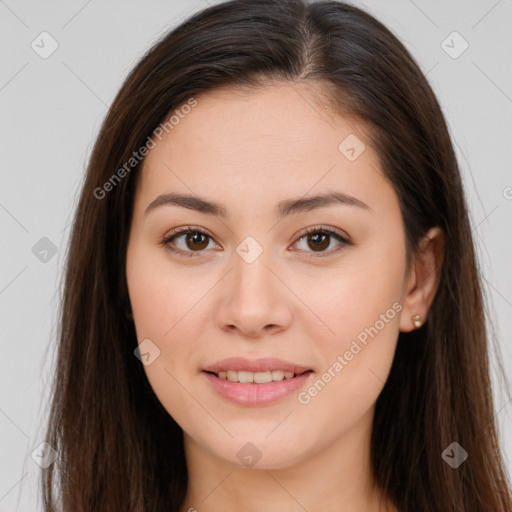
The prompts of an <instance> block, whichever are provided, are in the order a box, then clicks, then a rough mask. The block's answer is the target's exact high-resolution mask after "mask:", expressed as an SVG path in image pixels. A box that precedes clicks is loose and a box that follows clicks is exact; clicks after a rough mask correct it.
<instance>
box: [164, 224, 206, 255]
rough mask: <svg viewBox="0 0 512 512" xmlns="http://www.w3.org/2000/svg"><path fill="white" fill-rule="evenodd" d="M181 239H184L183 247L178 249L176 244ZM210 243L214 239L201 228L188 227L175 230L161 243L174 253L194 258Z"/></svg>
mask: <svg viewBox="0 0 512 512" xmlns="http://www.w3.org/2000/svg"><path fill="white" fill-rule="evenodd" d="M181 238H183V240H182V247H181V248H180V247H178V248H176V245H179V244H176V243H175V241H176V240H179V239H181ZM209 241H213V239H212V237H211V236H210V235H209V234H208V233H206V232H205V231H203V230H202V229H200V228H196V227H193V226H187V227H186V228H185V227H183V228H176V229H175V230H173V232H172V233H171V235H169V236H166V237H165V238H164V239H163V240H162V241H161V244H162V245H163V246H165V247H166V248H167V249H168V250H169V251H171V252H173V253H177V254H180V255H182V256H188V257H194V256H198V253H200V252H202V251H203V249H206V248H207V247H208V245H209Z"/></svg>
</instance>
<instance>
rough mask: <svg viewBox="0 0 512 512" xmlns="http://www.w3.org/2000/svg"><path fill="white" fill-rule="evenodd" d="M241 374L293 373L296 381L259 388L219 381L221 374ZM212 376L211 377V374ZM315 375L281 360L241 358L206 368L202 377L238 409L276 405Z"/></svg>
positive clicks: (281, 382)
mask: <svg viewBox="0 0 512 512" xmlns="http://www.w3.org/2000/svg"><path fill="white" fill-rule="evenodd" d="M227 370H235V371H236V370H238V371H248V372H266V371H272V370H283V371H285V372H294V373H295V374H296V376H295V377H293V378H291V379H283V380H280V381H272V382H266V383H264V384H257V383H254V382H249V383H243V382H231V381H229V380H226V379H221V378H219V377H217V375H215V374H218V373H219V372H220V371H227ZM209 372H210V373H209ZM312 374H313V370H311V369H310V368H308V367H306V366H301V365H297V364H294V363H290V362H288V361H284V360H282V359H275V358H264V359H257V360H254V361H251V360H249V359H244V358H240V357H234V358H228V359H223V360H221V361H217V362H216V363H214V364H212V365H209V366H207V367H206V368H204V370H203V375H204V376H205V377H206V378H207V379H208V381H209V383H210V384H211V385H212V387H213V389H214V390H215V391H216V392H217V393H218V394H219V395H221V396H222V397H223V398H225V399H227V400H228V401H230V402H232V403H235V404H237V405H245V406H251V407H255V406H261V405H266V404H270V403H273V402H276V401H277V400H279V399H281V398H283V397H285V396H287V395H289V394H290V393H292V392H293V391H295V390H297V389H298V388H300V387H301V386H303V385H304V383H305V382H306V380H307V379H309V377H310V376H311V375H312Z"/></svg>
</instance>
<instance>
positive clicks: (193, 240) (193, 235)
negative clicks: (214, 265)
mask: <svg viewBox="0 0 512 512" xmlns="http://www.w3.org/2000/svg"><path fill="white" fill-rule="evenodd" d="M197 237H199V238H197ZM201 238H203V239H204V240H203V242H202V245H201ZM205 240H206V236H205V235H203V234H202V233H198V232H195V233H191V234H189V235H188V236H187V242H191V243H192V244H193V245H195V246H196V247H195V248H196V249H198V248H199V249H204V247H205V246H206V245H208V243H206V245H205V243H204V242H205ZM198 245H200V247H198ZM191 248H192V249H193V248H194V247H191Z"/></svg>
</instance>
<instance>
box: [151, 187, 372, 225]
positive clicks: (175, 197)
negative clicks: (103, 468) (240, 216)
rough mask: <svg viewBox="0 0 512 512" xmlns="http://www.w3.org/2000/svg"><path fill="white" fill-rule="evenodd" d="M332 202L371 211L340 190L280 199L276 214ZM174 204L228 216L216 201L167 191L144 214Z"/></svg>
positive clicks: (224, 216)
mask: <svg viewBox="0 0 512 512" xmlns="http://www.w3.org/2000/svg"><path fill="white" fill-rule="evenodd" d="M333 204H342V205H347V206H356V207H358V208H361V209H364V210H368V211H373V210H372V208H370V207H369V206H368V205H367V204H366V203H363V201H361V200H359V199H357V198H356V197H353V196H350V195H348V194H344V193H342V192H328V193H326V194H319V195H316V196H309V197H301V198H298V199H288V200H285V201H280V202H279V203H278V204H277V214H278V215H279V217H281V218H283V217H286V216H288V215H295V214H298V213H302V212H308V211H311V210H314V209H316V208H322V207H325V206H330V205H333ZM165 205H174V206H181V207H183V208H188V209H189V210H194V211H197V212H200V213H205V214H207V215H214V216H216V217H221V218H223V219H227V218H229V214H228V210H227V208H226V207H225V206H224V205H223V204H221V203H218V202H216V201H212V200H208V199H205V198H202V197H199V196H192V195H187V194H178V193H168V194H161V195H159V196H158V197H157V198H156V199H155V200H154V201H152V202H151V203H150V204H149V205H148V206H147V208H146V210H145V212H144V215H148V214H149V212H151V211H152V210H154V209H155V208H158V207H159V206H165Z"/></svg>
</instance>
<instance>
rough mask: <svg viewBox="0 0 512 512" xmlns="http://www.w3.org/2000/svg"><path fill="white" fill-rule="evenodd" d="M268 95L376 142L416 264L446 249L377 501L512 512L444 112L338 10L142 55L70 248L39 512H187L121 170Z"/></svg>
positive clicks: (103, 143)
mask: <svg viewBox="0 0 512 512" xmlns="http://www.w3.org/2000/svg"><path fill="white" fill-rule="evenodd" d="M272 81H280V82H283V81H286V82H288V83H291V84H293V83H298V82H301V83H308V84H310V85H311V86H312V87H314V88H315V91H316V92H317V94H318V96H317V98H318V99H319V101H320V102H321V103H322V104H323V106H324V108H325V112H327V111H330V112H331V113H333V114H334V115H336V114H338V115H339V114H343V115H349V116H351V117H352V118H354V119H356V120H359V121H361V122H362V123H363V125H364V126H365V127H367V130H368V139H369V144H371V146H372V147H373V148H374V149H375V151H376V152H377V154H378V155H379V158H380V163H381V167H382V170H383V172H384V174H385V176H386V177H387V178H388V180H389V182H390V183H391V184H392V186H393V187H394V189H395V191H396V193H397V195H398V198H399V201H400V207H401V211H402V215H403V221H404V229H405V235H406V240H407V248H408V258H409V261H410V258H411V257H412V255H413V254H414V251H415V250H416V249H417V243H418V241H419V239H420V237H421V236H422V235H423V234H424V233H425V232H426V231H427V230H428V228H430V227H432V226H440V227H441V228H442V229H443V230H444V232H445V234H446V242H447V243H446V247H445V255H444V261H443V266H442V272H441V276H440V281H439V288H438V290H437V293H436V296H435V298H434V301H433V304H432V306H431V309H430V311H429V315H428V319H427V322H426V324H425V325H424V326H423V327H422V328H421V329H418V330H416V331H414V332H411V333H400V335H399V339H398V345H397V349H396V354H395V359H394V363H393V366H392V368H391V373H390V375H389V378H388V380H387V382H386V384H385V387H384V389H383V391H382V393H381V394H380V396H379V398H378V401H377V404H376V410H375V420H374V429H373V436H372V443H371V450H372V466H373V471H374V474H375V478H376V480H377V482H378V484H379V485H380V486H381V488H382V490H383V492H384V493H385V494H386V495H387V496H389V498H390V499H391V500H392V502H393V503H395V505H396V506H397V508H398V509H399V510H400V511H422V512H425V511H432V512H434V511H443V512H447V511H457V512H461V511H468V512H469V511H472V512H477V511H478V512H484V511H489V512H491V511H493V512H497V511H500V512H505V511H507V512H510V510H512V500H511V495H510V486H509V483H508V481H507V476H506V471H505V470H504V467H503V462H502V457H501V454H500V450H499V446H498V439H497V434H496V427H495V419H494V409H493V397H492V393H491V387H490V379H489V371H488V364H489V361H488V346H487V337H486V320H485V316H484V299H483V295H482V289H481V278H480V276H479V271H478V267H477V262H476V256H475V251H474V243H473V239H472V232H471V226H470V223H469V220H468V211H467V206H466V200H465V196H464V191H463V186H462V183H461V177H460V172H459V168H458V163H457V160H456V157H455V154H454V150H453V146H452V142H451V139H450V135H449V132H448V130H447V126H446V123H445V119H444V117H443V114H442V111H441V108H440V106H439V104H438V101H437V100H436V97H435V95H434V93H433V91H432V89H431V87H430V86H429V84H428V82H427V80H426V78H425V76H424V75H423V74H422V72H421V70H420V68H419V67H418V65H417V64H416V63H415V61H414V60H413V58H412V57H411V55H410V54H409V53H408V51H407V50H406V49H405V47H404V46H403V45H402V44H401V43H400V42H399V40H398V39H397V38H396V37H395V36H394V35H393V34H392V33H391V32H390V31H389V30H388V29H387V28H386V27H384V26H383V25H382V24H381V23H380V22H379V21H377V20H376V19H374V18H373V17H372V16H370V15H369V14H367V13H365V12H364V11H362V10H360V9H358V8H356V7H354V6H351V5H347V4H345V3H341V2H335V1H319V2H315V3H309V4H308V2H307V1H305V0H280V1H274V0H234V1H228V2H225V3H220V4H217V5H214V6H211V7H208V8H206V9H204V10H202V11H200V12H198V13H196V14H195V15H193V16H192V17H190V18H189V19H187V20H186V21H184V22H183V23H182V24H181V25H179V26H178V27H177V28H175V29H173V30H172V31H170V32H169V33H168V34H166V35H165V37H163V38H162V39H161V40H160V41H159V42H157V43H156V44H155V45H154V46H153V47H152V48H151V49H150V50H149V51H148V52H147V53H146V54H145V55H144V57H143V58H142V59H141V61H140V62H139V63H138V64H137V65H136V67H135V68H134V69H133V71H132V72H131V73H130V74H129V76H128V77H127V79H126V81H125V82H124V84H123V85H122V87H121V89H120V91H119V93H118V95H117V97H116V98H115V100H114V102H113V104H112V106H111V108H110V110H109V112H108V114H107V116H106V119H105V121H104V123H103V125H102V128H101V131H100V133H99V136H98V138H97V141H96V144H95V146H94V149H93V152H92V155H91V158H90V161H89V164H88V168H87V174H86V176H85V181H84V183H83V187H82V191H81V196H80V200H79V204H78V207H77V210H76V214H75V219H74V224H73V227H72V232H71V237H70V245H69V248H68V254H67V267H66V274H65V282H64V287H63V296H62V309H61V312H60V315H59V324H58V325H59V341H58V356H57V364H56V373H55V381H54V384H53V393H52V403H51V412H50V415H49V420H48V431H47V437H46V440H47V442H48V443H49V444H50V445H52V446H53V448H55V449H56V450H57V451H58V455H59V456H58V458H57V460H56V462H55V463H54V464H53V465H51V466H50V467H49V468H48V469H45V470H43V473H42V484H43V488H42V494H43V502H44V509H45V511H47V512H50V511H55V510H58V509H59V504H60V507H61V508H62V509H63V510H73V511H87V512H89V511H95V512H96V511H102V512H103V511H116V512H119V511H141V512H142V511H144V512H147V511H155V512H156V511H163V510H171V511H179V509H180V506H182V504H183V500H184V496H185V493H186V489H187V485H188V476H187V468H186V461H185V456H184V451H183V437H182V430H181V428H180V427H179V426H178V425H177V424H176V422H175V421H174V420H173V418H172V417H171V416H170V415H169V413H168V412H167V411H166V410H165V409H164V408H163V406H162V405H161V404H160V402H159V400H158V399H157V397H156V395H155V394H154V392H153V390H152V388H151V386H150V385H149V382H148V380H147V378H146V376H145V372H144V369H143V367H142V365H141V363H140V361H139V360H138V359H137V358H136V357H135V356H134V350H135V349H136V347H137V339H136V335H135V329H134V325H133V322H132V320H131V319H130V315H129V309H130V307H129V298H128V292H127V287H126V276H125V258H126V247H127V240H128V233H129V229H130V222H131V215H132V208H133V197H134V190H135V186H136V181H137V180H136V177H137V175H138V174H140V173H139V172H138V171H139V170H140V167H141V164H140V162H136V163H135V164H134V165H132V164H133V162H132V163H131V164H130V167H129V168H128V169H127V168H126V162H128V161H130V158H131V157H132V155H133V153H134V152H136V151H137V150H138V149H139V148H141V147H142V146H144V145H145V144H146V142H147V140H148V137H150V136H152V134H153V132H154V130H155V128H156V127H157V126H158V125H159V124H160V123H162V122H163V121H165V120H166V119H167V117H168V116H169V113H170V112H173V111H174V110H175V109H176V108H178V107H179V106H180V105H183V104H184V103H186V102H187V100H189V99H190V98H191V97H194V96H198V95H199V94H200V93H203V92H206V91H209V90H212V89H215V88H217V87H221V86H224V85H228V86H232V87H236V88H258V87H264V86H265V85H266V84H267V83H270V82H272ZM123 166H124V168H125V172H124V173H117V177H118V178H122V179H116V180H115V181H114V180H113V179H112V177H113V175H114V174H115V173H116V172H117V171H118V169H121V168H123ZM121 175H122V176H121ZM109 180H110V181H109ZM107 182H109V183H110V184H111V185H110V186H105V184H106V183H107ZM98 191H100V192H98ZM454 441H456V442H457V443H459V444H460V445H461V446H462V447H463V448H464V450H466V452H467V453H468V454H469V456H468V460H467V461H465V462H464V463H463V464H462V465H460V466H459V467H458V468H456V469H454V468H452V467H450V465H449V464H447V462H445V460H443V457H442V452H443V450H445V448H447V447H448V446H449V445H450V444H451V443H452V442H454Z"/></svg>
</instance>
